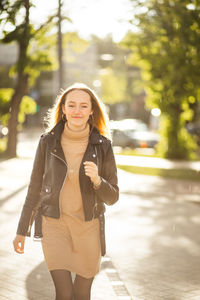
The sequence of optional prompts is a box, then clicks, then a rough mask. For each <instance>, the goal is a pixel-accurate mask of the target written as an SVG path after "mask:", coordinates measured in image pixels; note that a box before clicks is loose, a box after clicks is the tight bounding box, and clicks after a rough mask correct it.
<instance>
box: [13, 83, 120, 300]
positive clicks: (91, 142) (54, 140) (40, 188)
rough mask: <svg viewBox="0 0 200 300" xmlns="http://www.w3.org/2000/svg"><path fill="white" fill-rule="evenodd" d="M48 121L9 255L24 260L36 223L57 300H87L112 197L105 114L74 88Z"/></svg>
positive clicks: (88, 93)
mask: <svg viewBox="0 0 200 300" xmlns="http://www.w3.org/2000/svg"><path fill="white" fill-rule="evenodd" d="M52 117H53V122H54V127H53V128H52V129H51V130H49V131H48V132H47V133H44V134H43V135H42V136H41V138H40V141H39V145H38V148H37V151H36V156H35V160H34V165H33V170H32V174H31V179H30V183H29V187H28V192H27V196H26V200H25V203H24V206H23V210H22V213H21V217H20V220H19V224H18V229H17V235H16V237H15V239H14V241H13V244H14V249H15V251H16V252H17V253H24V243H25V236H30V230H31V226H32V223H33V221H34V220H35V236H37V237H42V248H43V252H44V257H45V261H46V264H47V267H48V269H49V271H50V273H51V276H52V279H53V282H54V285H55V290H56V300H67V299H70V300H72V299H73V300H89V299H90V290H91V285H92V281H93V279H94V276H95V275H96V274H97V273H98V271H99V267H100V260H101V255H104V254H105V236H104V209H105V208H104V203H105V204H107V205H112V204H114V203H115V202H116V201H117V200H118V196H119V190H118V185H117V169H116V164H115V159H114V155H113V150H112V146H111V142H110V140H109V131H108V127H107V126H106V114H105V112H104V110H103V104H102V102H101V101H100V100H99V99H98V98H97V96H96V95H95V93H94V92H93V91H92V90H91V89H90V88H89V87H87V86H86V85H84V84H75V85H73V86H71V87H69V88H68V89H67V90H65V91H64V92H63V93H62V95H61V96H60V97H58V100H57V103H56V104H55V106H54V109H53V110H52ZM71 272H74V273H75V274H76V277H75V280H74V282H72V277H71Z"/></svg>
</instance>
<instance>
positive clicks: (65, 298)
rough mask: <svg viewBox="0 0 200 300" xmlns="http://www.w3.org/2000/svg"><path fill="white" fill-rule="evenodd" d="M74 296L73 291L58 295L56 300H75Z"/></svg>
mask: <svg viewBox="0 0 200 300" xmlns="http://www.w3.org/2000/svg"><path fill="white" fill-rule="evenodd" d="M73 296H74V295H73V293H72V291H62V292H59V293H56V300H73V299H74V298H73Z"/></svg>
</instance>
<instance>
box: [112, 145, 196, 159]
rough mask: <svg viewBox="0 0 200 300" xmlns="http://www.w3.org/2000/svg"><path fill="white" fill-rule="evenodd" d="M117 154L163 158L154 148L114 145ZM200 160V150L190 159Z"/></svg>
mask: <svg viewBox="0 0 200 300" xmlns="http://www.w3.org/2000/svg"><path fill="white" fill-rule="evenodd" d="M114 153H115V155H134V156H142V157H159V158H163V157H162V156H161V155H158V154H157V153H156V151H155V150H154V149H152V148H136V149H131V148H124V149H123V148H121V147H114ZM198 160H200V150H199V151H198V152H197V153H196V154H195V157H194V158H191V159H190V161H198Z"/></svg>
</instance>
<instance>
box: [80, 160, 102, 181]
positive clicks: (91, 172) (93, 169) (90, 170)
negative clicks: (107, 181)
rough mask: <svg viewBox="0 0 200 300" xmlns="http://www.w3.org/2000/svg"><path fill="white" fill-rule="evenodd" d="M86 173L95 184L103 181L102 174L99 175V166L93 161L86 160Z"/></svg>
mask: <svg viewBox="0 0 200 300" xmlns="http://www.w3.org/2000/svg"><path fill="white" fill-rule="evenodd" d="M84 168H85V175H87V176H89V177H90V179H91V181H92V182H93V184H94V185H98V184H99V182H100V181H101V178H100V176H99V175H98V167H97V165H96V164H95V163H93V162H92V161H85V162H84Z"/></svg>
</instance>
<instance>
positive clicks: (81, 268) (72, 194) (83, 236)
mask: <svg viewBox="0 0 200 300" xmlns="http://www.w3.org/2000/svg"><path fill="white" fill-rule="evenodd" d="M88 139H89V126H87V127H86V128H85V129H84V130H83V131H81V132H74V131H71V130H70V129H69V128H68V127H67V125H65V128H64V130H63V133H62V136H61V145H62V148H63V151H64V154H65V157H66V161H67V165H68V171H67V175H66V177H65V181H64V183H63V187H62V189H61V193H60V199H59V200H60V205H61V218H60V219H53V218H49V217H44V218H43V225H42V226H43V227H42V231H43V240H42V247H43V252H44V256H45V261H46V263H47V266H48V268H49V270H55V269H66V270H68V271H71V272H74V273H76V274H79V275H81V276H82V277H85V278H91V277H94V276H95V275H96V274H97V273H98V272H99V268H100V261H101V246H100V239H99V220H98V219H93V220H91V221H87V222H86V221H85V220H84V212H83V205H82V197H81V192H80V185H79V168H80V164H81V161H82V158H83V155H84V152H85V150H86V147H87V144H88Z"/></svg>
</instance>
